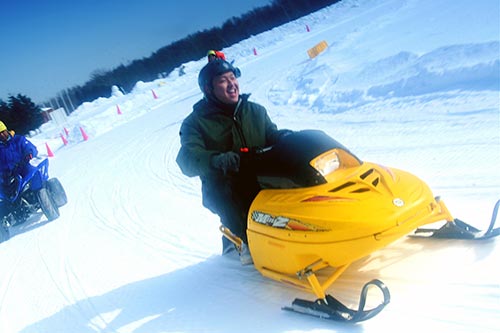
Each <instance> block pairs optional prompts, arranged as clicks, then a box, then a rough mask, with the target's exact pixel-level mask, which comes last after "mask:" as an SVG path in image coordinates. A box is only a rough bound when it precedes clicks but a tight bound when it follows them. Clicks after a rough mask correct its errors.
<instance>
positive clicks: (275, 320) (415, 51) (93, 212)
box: [0, 0, 500, 333]
mask: <svg viewBox="0 0 500 333" xmlns="http://www.w3.org/2000/svg"><path fill="white" fill-rule="evenodd" d="M499 7H500V5H499V2H498V1H496V0H480V1H465V0H463V1H456V0H443V1H432V0H419V1H417V0H405V1H401V0H379V1H368V0H345V1H342V2H341V3H338V4H336V5H333V6H331V7H328V8H326V9H324V10H321V11H318V12H316V13H314V14H312V15H309V16H308V17H304V18H301V19H299V20H297V21H295V22H292V23H289V24H286V25H284V26H282V27H279V28H276V29H273V30H272V31H268V32H266V33H263V34H261V35H258V36H254V37H252V38H250V39H248V40H245V41H242V42H241V43H239V44H237V45H234V46H231V47H228V48H227V49H224V50H223V51H224V52H225V53H226V56H227V58H229V59H230V60H231V59H234V60H235V64H236V65H237V66H239V67H240V68H241V71H242V77H241V78H240V88H241V91H242V92H250V93H252V97H251V98H252V100H253V101H256V102H258V103H260V104H263V105H264V106H266V107H267V109H268V111H269V113H270V115H271V118H272V119H273V121H274V122H275V123H276V124H277V125H278V127H280V128H290V129H293V130H300V129H311V128H313V129H321V130H324V131H325V132H327V133H328V134H330V135H331V136H332V137H334V138H336V139H337V140H339V141H340V142H341V143H343V144H344V145H346V146H347V147H349V148H350V149H351V150H352V151H353V152H354V153H356V154H357V156H358V157H360V158H361V159H363V160H366V161H372V162H377V163H381V164H384V165H388V166H392V167H397V168H400V169H403V170H407V171H410V172H412V173H413V174H415V175H417V176H419V177H420V178H422V179H423V180H425V181H426V182H427V183H428V184H429V186H430V187H431V188H432V189H433V191H434V193H435V195H440V196H441V197H442V198H443V199H444V200H445V202H446V203H447V205H448V208H449V209H450V211H451V212H452V214H453V215H455V216H456V217H459V218H461V219H463V220H465V221H467V222H469V223H471V224H474V225H475V226H477V227H479V228H486V227H487V223H488V222H489V220H490V218H491V209H492V207H493V205H494V204H495V202H496V201H497V200H498V199H499V198H500V178H499V177H498V166H499V165H500V94H499V93H500V31H499V22H500V8H499ZM306 25H308V26H309V27H310V29H311V31H310V32H307V31H306ZM323 40H324V41H326V42H327V43H328V45H329V47H328V48H327V49H326V51H325V52H324V53H322V54H321V55H320V56H319V57H317V58H315V59H313V60H310V59H309V58H308V55H307V50H308V49H309V48H311V47H313V46H314V45H316V44H317V43H319V42H321V41H323ZM254 48H255V49H256V51H257V55H254V54H253V49H254ZM204 63H205V59H200V60H199V61H196V62H191V63H187V64H186V75H184V76H182V77H178V76H177V74H176V73H172V75H170V77H168V78H165V79H161V80H157V81H154V82H145V83H144V82H139V83H138V84H137V85H136V87H135V89H134V91H133V92H131V93H129V94H126V95H124V96H119V95H116V96H113V97H110V98H102V99H98V100H96V101H94V102H92V103H86V104H84V105H82V106H80V107H79V108H78V110H77V111H76V112H74V113H73V114H72V115H71V117H69V119H68V123H67V124H65V126H55V125H54V124H51V125H45V126H44V128H43V131H42V133H41V134H38V135H37V136H35V137H33V138H32V140H33V142H35V143H36V144H37V146H38V147H39V150H40V152H41V155H43V154H46V152H47V151H46V148H45V144H46V143H47V144H48V145H49V147H50V148H51V150H52V151H53V152H54V155H55V156H54V157H51V158H50V165H51V166H50V173H51V176H52V177H57V178H59V180H60V181H61V182H62V184H63V185H64V187H65V189H66V192H67V194H68V199H69V202H68V204H67V205H66V206H64V207H63V208H61V217H60V218H59V219H57V220H55V221H52V222H50V223H47V221H46V220H45V219H44V218H40V219H35V220H33V221H30V222H29V223H27V224H24V225H22V226H18V227H16V228H14V230H12V236H13V237H12V238H11V239H10V240H9V241H7V242H5V243H2V244H0V263H1V266H2V267H1V269H0V332H2V333H14V332H16V333H57V332H65V333H90V332H120V333H125V332H135V333H159V332H221V333H224V332H231V333H232V332H283V333H285V332H286V333H292V332H293V333H297V332H314V333H319V332H386V331H391V332H393V331H394V332H398V331H399V332H422V331H426V332H454V333H456V332H498V328H499V327H500V275H499V274H500V272H499V269H498V262H499V261H500V249H499V246H500V243H499V242H500V241H499V240H490V241H484V242H469V241H457V240H441V241H437V240H420V239H410V238H403V239H401V240H399V241H397V242H396V243H394V244H392V245H390V246H388V247H387V248H385V249H382V250H380V251H378V252H376V253H374V254H373V255H371V256H369V257H367V258H364V259H362V260H360V261H358V262H356V263H354V264H353V265H352V266H351V267H350V268H349V269H348V270H347V271H346V272H345V274H344V275H342V276H341V277H340V279H339V280H338V281H336V282H335V283H334V284H333V285H332V287H331V288H330V289H331V290H329V292H330V293H331V294H333V295H334V296H336V297H338V298H339V299H341V300H342V301H344V302H345V303H346V304H348V305H350V306H353V307H356V306H357V301H358V295H359V292H360V288H361V287H362V285H363V284H364V283H365V282H367V281H368V280H370V279H373V278H379V279H381V280H382V281H384V282H385V283H386V285H387V286H388V287H389V289H390V291H391V294H392V300H391V303H390V304H389V305H388V306H387V307H386V309H385V310H384V311H383V312H382V313H380V314H379V315H378V316H377V317H375V318H373V319H371V320H369V321H367V322H364V323H362V324H358V325H345V324H339V323H335V322H331V321H326V320H320V319H317V318H314V317H308V316H302V315H298V314H294V313H290V312H285V311H282V310H281V307H282V306H285V305H289V304H290V303H291V302H292V300H293V299H294V298H296V297H300V298H307V299H313V298H314V297H313V296H312V295H309V294H306V293H304V292H302V291H299V290H296V289H294V288H291V287H289V286H286V285H283V284H280V283H278V282H275V281H272V280H269V279H267V278H264V277H262V276H261V275H260V274H259V273H258V272H257V271H256V270H255V269H254V268H253V267H248V266H246V267H242V266H241V265H240V263H239V260H238V259H237V257H236V256H224V257H223V256H220V246H221V244H220V243H221V242H220V234H219V232H218V225H219V222H218V218H217V217H216V216H214V215H213V214H211V213H210V212H209V211H208V210H206V209H204V208H203V207H202V205H201V196H200V183H199V181H198V179H196V178H187V177H185V176H183V175H182V174H181V172H180V170H179V169H178V167H177V165H176V163H175V156H176V154H177V151H178V149H179V138H178V131H179V126H180V123H181V121H182V120H183V118H184V117H185V116H186V115H187V114H188V113H189V112H190V111H191V106H192V105H193V104H194V103H195V102H196V101H197V100H198V99H199V98H200V97H201V93H200V91H199V90H198V86H197V80H196V78H197V73H198V71H199V69H200V68H201V67H202V66H203V65H204ZM153 92H154V94H155V95H156V96H157V97H158V98H156V99H155V98H153ZM117 108H120V111H121V113H122V114H118V112H117ZM63 127H65V128H66V129H67V130H68V131H69V137H68V139H69V144H68V145H66V146H64V145H63V144H62V140H61V137H60V135H61V133H64V128H63ZM80 128H82V129H84V131H85V133H86V134H87V135H88V136H89V140H87V141H83V139H82V136H81V133H80Z"/></svg>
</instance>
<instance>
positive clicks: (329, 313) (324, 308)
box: [282, 279, 391, 323]
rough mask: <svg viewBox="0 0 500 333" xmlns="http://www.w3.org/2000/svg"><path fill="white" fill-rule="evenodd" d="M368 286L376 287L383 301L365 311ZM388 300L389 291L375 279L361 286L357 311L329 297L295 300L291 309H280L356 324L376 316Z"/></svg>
mask: <svg viewBox="0 0 500 333" xmlns="http://www.w3.org/2000/svg"><path fill="white" fill-rule="evenodd" d="M370 286H376V287H378V288H379V289H380V290H381V291H382V294H383V296H384V301H383V302H382V303H381V304H379V305H378V306H377V307H375V308H373V309H369V310H365V309H364V308H365V305H366V297H367V293H368V288H369V287H370ZM390 300H391V295H390V293H389V289H388V288H387V287H386V286H385V284H384V283H383V282H382V281H380V280H377V279H375V280H372V281H370V282H368V283H366V284H365V285H364V286H363V289H362V290H361V296H360V299H359V306H358V310H352V309H349V308H348V307H347V306H345V305H344V304H342V303H341V302H340V301H339V300H337V299H336V298H335V297H333V296H331V295H326V297H325V299H317V300H316V301H314V302H311V301H307V300H303V299H299V298H296V299H295V300H294V301H293V302H292V306H291V307H283V308H282V309H283V310H285V311H292V312H297V313H302V314H307V315H311V316H315V317H319V318H323V319H330V320H334V321H341V322H349V323H357V322H360V321H364V320H368V319H370V318H373V317H374V316H376V315H377V314H378V313H379V312H380V311H382V310H383V309H384V308H385V306H386V305H387V304H389V302H390Z"/></svg>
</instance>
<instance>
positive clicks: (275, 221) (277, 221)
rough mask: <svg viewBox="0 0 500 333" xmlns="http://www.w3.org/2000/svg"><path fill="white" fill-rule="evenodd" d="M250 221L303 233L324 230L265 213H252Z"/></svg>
mask: <svg viewBox="0 0 500 333" xmlns="http://www.w3.org/2000/svg"><path fill="white" fill-rule="evenodd" d="M252 220H254V221H255V222H257V223H260V224H264V225H267V226H270V227H274V228H280V229H289V230H303V231H325V229H322V228H318V227H317V226H314V225H312V224H309V223H304V222H301V221H299V220H295V219H291V218H288V217H285V216H272V215H270V214H267V213H263V212H259V211H256V210H255V211H253V212H252Z"/></svg>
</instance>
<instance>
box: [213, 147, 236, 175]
mask: <svg viewBox="0 0 500 333" xmlns="http://www.w3.org/2000/svg"><path fill="white" fill-rule="evenodd" d="M210 163H211V164H212V166H213V167H214V168H215V169H219V170H222V173H223V174H227V173H228V172H238V171H239V169H240V155H238V154H236V153H235V152H232V151H229V152H227V153H222V154H218V155H215V156H213V157H212V160H211V161H210Z"/></svg>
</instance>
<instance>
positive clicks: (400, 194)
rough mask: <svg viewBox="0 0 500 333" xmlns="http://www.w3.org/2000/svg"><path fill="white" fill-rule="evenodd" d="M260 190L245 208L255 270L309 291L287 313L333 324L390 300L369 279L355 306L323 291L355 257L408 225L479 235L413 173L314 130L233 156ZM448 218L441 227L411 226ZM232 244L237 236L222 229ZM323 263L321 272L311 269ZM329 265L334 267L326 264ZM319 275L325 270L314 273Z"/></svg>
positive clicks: (361, 316) (448, 234) (441, 233)
mask: <svg viewBox="0 0 500 333" xmlns="http://www.w3.org/2000/svg"><path fill="white" fill-rule="evenodd" d="M242 155H243V156H242V168H243V167H245V168H247V169H251V170H252V171H253V172H255V173H256V174H257V176H258V181H259V183H260V185H261V187H262V190H261V191H260V192H259V194H258V195H257V197H256V198H255V199H254V201H253V203H252V205H251V207H250V210H249V213H248V230H247V235H248V245H249V248H250V253H251V254H252V258H253V261H254V265H255V268H256V269H257V270H258V271H259V272H260V273H261V274H262V275H264V276H266V277H269V278H271V279H274V280H277V281H281V282H285V283H287V284H289V285H293V286H296V287H299V288H303V289H305V290H308V291H310V292H312V293H313V294H314V295H315V296H316V297H317V300H316V301H307V300H301V299H296V300H295V301H294V302H293V303H292V306H291V307H285V308H283V309H284V310H290V311H295V312H300V313H305V314H311V315H315V316H319V317H322V318H328V319H333V320H339V321H349V322H358V321H362V320H366V319H369V318H371V317H373V316H375V315H376V314H377V313H379V312H380V311H381V310H382V309H383V308H384V307H385V306H386V305H387V304H388V303H389V301H390V293H389V290H388V289H387V287H386V286H385V285H384V284H383V282H381V281H380V280H373V281H370V282H368V283H367V284H366V285H365V286H364V287H363V290H362V292H361V297H360V301H359V307H358V309H357V310H352V309H349V308H347V307H346V306H344V305H343V304H342V303H340V302H339V301H338V300H337V299H335V298H334V297H332V296H331V295H327V294H326V290H327V289H328V288H329V287H330V286H331V285H332V283H334V282H335V280H336V279H337V278H338V277H339V276H340V275H341V274H342V273H343V272H344V271H345V270H346V268H347V267H348V266H349V265H350V264H351V263H352V262H354V261H356V260H358V259H360V258H363V257H365V256H367V255H369V254H370V253H372V252H374V251H376V250H378V249H380V248H382V247H385V246H386V245H388V244H390V243H391V242H394V241H395V240H397V239H400V238H402V237H403V236H405V235H407V234H410V233H411V232H412V231H414V230H416V231H415V235H417V236H418V235H423V233H424V232H425V233H430V234H429V235H428V236H432V237H441V238H462V239H464V238H468V239H485V238H491V237H495V236H497V235H499V234H500V228H496V229H493V226H494V224H495V220H496V213H497V211H498V206H499V203H500V201H499V202H497V204H496V206H495V209H494V214H493V218H492V221H491V224H490V227H489V228H488V231H486V232H480V231H479V230H477V229H475V228H473V227H472V226H470V225H468V224H466V223H464V222H462V221H460V220H458V219H454V218H453V216H452V215H451V214H450V212H449V211H448V209H447V208H446V206H445V204H444V202H443V201H441V200H439V198H435V197H434V196H433V194H432V192H431V190H430V189H429V188H428V186H427V185H426V184H425V183H424V182H423V181H421V180H420V179H418V178H417V177H416V176H414V175H412V174H410V173H408V172H405V171H401V170H397V169H393V168H387V167H384V166H381V165H378V164H374V163H369V162H363V161H361V160H360V159H358V158H357V157H356V156H355V155H354V154H352V153H351V152H350V151H349V150H348V149H347V148H345V147H344V146H342V145H341V144H340V143H338V142H337V141H335V140H334V139H332V138H331V137H329V136H328V135H326V134H325V133H324V132H322V131H316V130H307V131H299V132H293V133H292V134H290V135H287V136H285V137H284V138H283V139H282V140H281V141H280V142H279V143H277V144H276V145H274V146H272V147H267V148H263V149H253V151H252V152H250V153H246V155H245V154H242ZM438 221H447V222H446V224H444V225H443V226H442V227H441V228H440V229H437V230H435V229H431V230H427V229H420V228H419V227H420V226H423V225H426V224H430V223H434V222H438ZM221 231H222V232H223V234H224V235H225V236H226V237H227V238H229V239H230V240H231V241H232V242H233V243H234V244H235V245H236V246H237V247H239V246H240V245H241V240H240V239H239V238H237V237H235V236H234V235H233V234H232V233H231V232H230V230H228V229H227V228H224V227H221ZM325 268H330V269H329V270H328V271H329V272H331V273H328V274H329V275H328V276H327V277H326V278H324V277H323V278H322V279H321V281H320V278H319V277H318V275H317V273H318V272H319V271H320V270H322V272H325V271H326V270H325ZM332 268H333V269H332ZM323 275H324V274H323ZM370 286H375V287H378V288H379V289H380V290H381V292H382V295H383V301H382V302H381V304H380V305H378V306H377V307H375V308H372V309H369V310H365V309H364V307H365V303H366V296H367V290H368V288H369V287H370Z"/></svg>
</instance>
